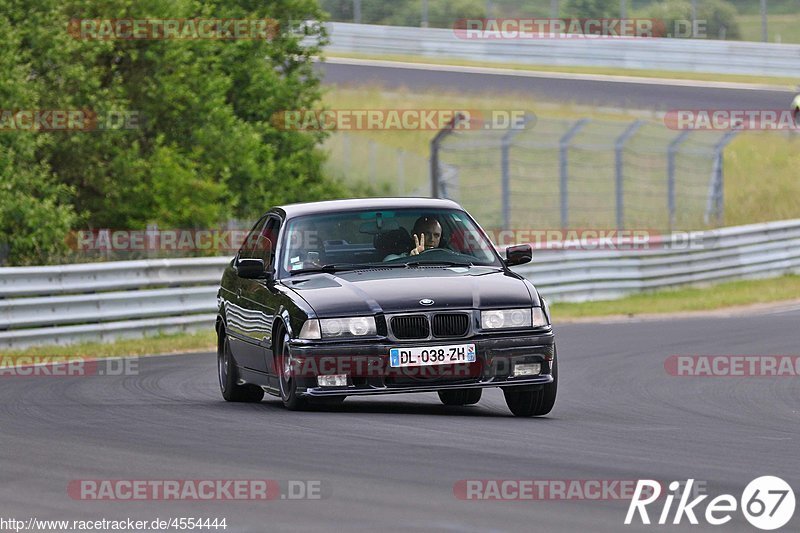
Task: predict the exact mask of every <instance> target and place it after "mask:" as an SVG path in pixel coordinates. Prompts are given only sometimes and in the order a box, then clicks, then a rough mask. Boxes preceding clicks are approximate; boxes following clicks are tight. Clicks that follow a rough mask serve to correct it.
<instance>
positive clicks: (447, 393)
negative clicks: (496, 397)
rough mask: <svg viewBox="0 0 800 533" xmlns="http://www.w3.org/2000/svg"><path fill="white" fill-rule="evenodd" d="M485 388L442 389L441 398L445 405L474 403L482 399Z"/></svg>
mask: <svg viewBox="0 0 800 533" xmlns="http://www.w3.org/2000/svg"><path fill="white" fill-rule="evenodd" d="M482 393H483V389H455V390H440V391H439V399H440V400H441V401H442V403H443V404H445V405H472V404H474V403H478V402H479V401H480V400H481V394H482Z"/></svg>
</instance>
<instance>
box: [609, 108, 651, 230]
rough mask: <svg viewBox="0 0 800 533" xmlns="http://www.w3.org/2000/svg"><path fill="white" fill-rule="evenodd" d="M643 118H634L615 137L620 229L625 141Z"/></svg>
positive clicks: (622, 208) (623, 213)
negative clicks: (634, 119)
mask: <svg viewBox="0 0 800 533" xmlns="http://www.w3.org/2000/svg"><path fill="white" fill-rule="evenodd" d="M643 124H644V121H643V120H636V121H634V122H633V123H632V124H631V125H630V126H628V127H627V128H626V129H625V131H623V132H622V134H621V135H620V136H619V137H617V140H616V142H615V143H614V152H615V167H616V168H615V174H616V182H617V183H616V196H617V229H618V230H621V229H622V228H623V226H624V224H625V195H624V189H623V187H624V183H623V174H624V172H623V160H622V157H623V154H622V151H623V150H624V148H625V143H626V142H628V140H629V139H630V138H631V137H633V135H634V134H635V133H636V132H637V131H638V130H639V128H641V127H642V125H643Z"/></svg>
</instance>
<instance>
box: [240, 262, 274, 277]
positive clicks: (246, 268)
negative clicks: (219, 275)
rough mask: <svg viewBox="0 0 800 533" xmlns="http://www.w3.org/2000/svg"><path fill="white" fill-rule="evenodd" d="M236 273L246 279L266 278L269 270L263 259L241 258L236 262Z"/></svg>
mask: <svg viewBox="0 0 800 533" xmlns="http://www.w3.org/2000/svg"><path fill="white" fill-rule="evenodd" d="M236 274H237V275H238V276H239V277H240V278H245V279H265V278H266V277H267V272H266V271H265V269H264V261H263V260H261V259H239V260H238V261H237V262H236Z"/></svg>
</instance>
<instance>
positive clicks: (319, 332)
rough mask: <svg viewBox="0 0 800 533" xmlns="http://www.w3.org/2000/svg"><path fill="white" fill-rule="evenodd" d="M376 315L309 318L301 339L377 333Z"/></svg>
mask: <svg viewBox="0 0 800 533" xmlns="http://www.w3.org/2000/svg"><path fill="white" fill-rule="evenodd" d="M375 332H376V329H375V317H371V316H357V317H352V318H323V319H321V320H316V319H314V320H307V321H306V323H305V324H303V328H302V329H301V330H300V338H301V339H320V338H325V339H327V338H341V337H364V336H367V335H375Z"/></svg>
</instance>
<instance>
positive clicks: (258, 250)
mask: <svg viewBox="0 0 800 533" xmlns="http://www.w3.org/2000/svg"><path fill="white" fill-rule="evenodd" d="M280 227H281V223H280V220H278V219H277V218H275V217H269V218H267V222H266V224H264V227H263V228H262V229H261V231H260V233H259V235H258V237H257V238H256V240H255V246H254V248H253V254H254V255H253V257H254V258H255V259H261V260H263V261H264V266H265V267H267V270H269V269H270V267H271V266H272V264H273V263H274V262H275V252H276V251H277V250H276V244H277V242H278V231H279V230H280Z"/></svg>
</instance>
